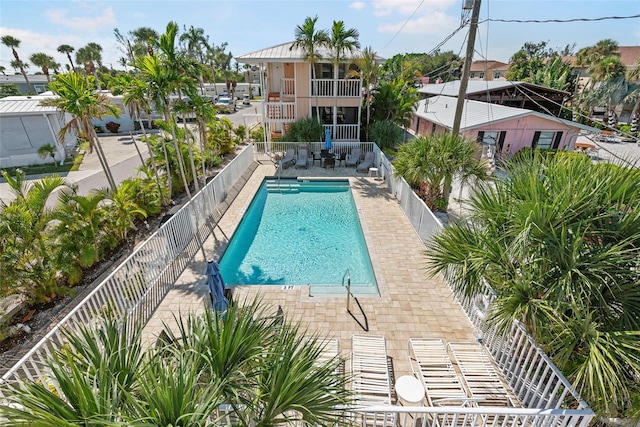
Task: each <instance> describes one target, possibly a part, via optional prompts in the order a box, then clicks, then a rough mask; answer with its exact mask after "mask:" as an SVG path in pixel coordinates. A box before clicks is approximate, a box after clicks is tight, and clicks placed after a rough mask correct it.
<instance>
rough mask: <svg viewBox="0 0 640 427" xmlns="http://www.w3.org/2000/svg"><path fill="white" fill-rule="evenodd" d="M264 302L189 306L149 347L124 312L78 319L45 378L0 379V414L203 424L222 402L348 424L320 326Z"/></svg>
mask: <svg viewBox="0 0 640 427" xmlns="http://www.w3.org/2000/svg"><path fill="white" fill-rule="evenodd" d="M270 310H271V308H270V307H264V305H263V304H260V301H253V302H251V301H250V302H248V303H247V304H245V305H243V306H240V305H235V304H234V305H231V306H229V308H228V310H227V311H226V312H225V313H224V315H219V313H214V312H212V311H211V310H207V311H205V312H204V313H203V314H202V315H190V316H188V317H186V318H184V319H180V320H179V321H178V331H177V333H175V334H174V333H172V332H171V330H168V329H167V330H168V334H167V336H168V339H167V340H165V341H164V342H162V341H160V342H159V345H157V346H155V347H154V346H147V347H146V348H145V346H143V344H142V333H141V328H136V329H134V330H131V329H130V327H129V325H131V324H133V322H129V321H127V319H124V320H123V321H122V322H120V321H115V320H109V319H107V320H105V321H104V322H103V323H101V324H98V325H96V326H93V327H89V326H86V325H78V328H77V330H78V331H79V332H78V333H77V334H74V333H72V332H67V333H66V342H67V345H65V346H63V347H61V348H60V350H58V351H57V352H54V354H53V355H52V357H51V358H50V359H49V361H48V362H46V363H47V364H48V367H49V368H50V372H51V382H50V383H44V384H43V383H40V382H36V381H29V380H27V381H25V383H24V384H22V385H18V384H11V383H5V384H3V386H2V387H3V390H2V391H3V394H4V395H5V396H7V400H8V403H10V404H7V405H0V416H2V417H3V418H4V419H5V420H8V421H5V424H6V425H7V426H19V425H30V424H32V423H34V424H36V423H40V424H43V425H56V426H72V425H81V426H92V425H131V426H142V425H162V426H169V425H172V426H179V427H182V426H185V427H186V426H195V427H200V426H202V427H204V426H207V425H211V424H212V423H213V424H216V425H217V424H218V423H222V422H223V420H221V419H219V418H221V417H220V414H219V412H218V410H217V408H218V407H219V406H220V405H221V404H222V403H226V404H227V405H228V406H229V407H230V408H231V409H230V410H231V412H232V414H231V416H232V417H233V418H236V419H238V420H239V421H238V425H255V426H256V427H268V426H276V425H281V424H284V423H286V422H287V421H290V422H292V423H295V422H296V421H297V422H298V423H299V424H300V425H343V424H346V423H347V419H346V418H345V413H344V409H341V408H344V407H346V406H347V404H348V403H349V402H350V392H349V391H347V390H346V388H345V382H346V379H345V377H344V376H342V375H337V374H336V371H337V369H338V367H339V365H340V364H341V363H343V360H341V359H339V358H338V357H335V358H333V359H330V360H327V361H323V360H322V359H321V357H322V351H323V348H324V344H323V340H322V339H321V338H320V337H319V336H318V335H316V334H305V332H306V331H302V330H300V328H299V327H298V326H297V325H295V324H292V323H289V322H287V321H286V319H285V318H284V316H274V315H273V314H272V312H271V311H270ZM55 387H58V388H59V390H60V391H62V392H63V393H64V397H65V399H63V398H62V397H61V396H60V393H59V392H58V390H57V389H56V388H55Z"/></svg>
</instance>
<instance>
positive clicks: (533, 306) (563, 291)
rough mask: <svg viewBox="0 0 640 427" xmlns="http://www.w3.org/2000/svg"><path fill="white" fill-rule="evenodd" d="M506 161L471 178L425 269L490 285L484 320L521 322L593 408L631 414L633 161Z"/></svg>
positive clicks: (636, 235)
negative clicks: (459, 212)
mask: <svg viewBox="0 0 640 427" xmlns="http://www.w3.org/2000/svg"><path fill="white" fill-rule="evenodd" d="M505 169H506V171H507V174H508V178H505V179H498V180H496V181H495V186H482V187H479V188H477V189H476V191H475V195H474V196H472V198H471V200H470V201H469V202H468V203H469V206H470V212H471V217H470V218H469V221H468V222H461V223H456V224H452V225H450V226H449V227H446V228H445V229H444V231H443V232H442V233H441V234H440V235H438V236H436V237H435V238H434V241H433V243H432V244H431V245H429V248H428V253H429V258H428V259H429V261H428V262H429V269H430V271H431V272H432V273H434V274H435V273H442V274H443V275H444V276H445V277H446V278H447V280H448V281H449V283H451V284H452V286H453V287H454V288H455V289H457V290H458V291H460V292H464V294H465V295H467V296H469V297H472V296H474V295H476V294H478V293H481V292H484V291H485V289H484V283H485V282H486V283H487V284H489V285H490V286H491V288H492V289H493V290H494V291H495V293H496V299H495V302H494V303H493V304H492V310H491V312H490V314H489V317H488V319H489V322H490V323H491V324H493V325H495V326H496V327H498V328H499V329H501V330H505V329H506V328H509V327H510V326H511V324H512V322H513V321H514V320H517V321H520V322H521V323H522V324H523V325H524V326H525V328H526V329H527V330H528V331H529V333H531V335H532V336H533V337H534V338H535V340H536V342H537V343H538V344H539V345H540V346H541V347H542V349H543V350H544V351H545V352H546V353H547V354H548V355H549V356H550V357H551V358H552V359H553V361H554V363H555V364H556V365H557V366H558V367H559V368H560V369H562V371H563V373H564V375H565V376H566V377H567V378H568V379H569V380H570V381H571V382H572V383H573V384H574V386H575V387H576V388H577V390H578V392H579V393H580V394H581V396H582V397H583V398H585V399H586V400H587V401H588V403H589V404H590V406H591V407H592V408H594V409H596V410H597V411H598V412H599V413H600V414H601V415H603V416H614V417H615V416H619V415H620V414H623V413H626V414H627V415H630V413H631V412H632V409H633V404H634V403H633V402H634V401H635V402H637V401H638V398H639V397H640V396H639V395H638V392H639V391H640V390H638V378H639V377H640V286H638V283H640V277H639V275H638V259H639V257H640V171H638V170H637V169H628V168H624V167H622V166H621V165H612V164H597V165H594V164H593V163H592V162H591V160H590V159H588V158H587V157H585V156H577V157H576V156H543V155H541V154H540V153H535V154H534V156H533V158H531V159H530V160H529V161H516V162H507V163H506V165H505ZM636 408H637V406H636ZM636 415H640V414H636Z"/></svg>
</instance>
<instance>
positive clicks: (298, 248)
mask: <svg viewBox="0 0 640 427" xmlns="http://www.w3.org/2000/svg"><path fill="white" fill-rule="evenodd" d="M347 269H349V271H350V273H351V285H352V289H353V291H354V292H358V293H377V292H378V290H377V285H376V280H375V275H374V273H373V268H372V265H371V260H370V258H369V252H368V251H367V246H366V243H365V240H364V236H363V234H362V228H361V226H360V220H359V218H358V213H357V211H356V207H355V203H354V201H353V196H352V194H351V188H350V186H349V182H348V181H298V180H280V181H276V180H265V181H264V182H263V183H262V186H261V187H260V190H259V191H258V192H257V193H256V195H255V197H254V199H253V201H252V202H251V205H250V206H249V209H248V210H247V211H246V213H245V214H244V217H243V219H242V221H241V222H240V225H239V226H238V229H237V230H236V232H235V233H234V235H233V237H232V238H231V241H230V242H229V245H228V247H227V249H226V251H225V253H224V255H223V256H222V259H221V260H220V271H221V272H222V277H223V278H224V280H225V283H226V284H227V286H235V285H311V289H312V290H315V291H316V292H317V293H333V292H344V288H341V284H342V278H343V275H344V273H345V271H346V270H347ZM332 290H333V292H332Z"/></svg>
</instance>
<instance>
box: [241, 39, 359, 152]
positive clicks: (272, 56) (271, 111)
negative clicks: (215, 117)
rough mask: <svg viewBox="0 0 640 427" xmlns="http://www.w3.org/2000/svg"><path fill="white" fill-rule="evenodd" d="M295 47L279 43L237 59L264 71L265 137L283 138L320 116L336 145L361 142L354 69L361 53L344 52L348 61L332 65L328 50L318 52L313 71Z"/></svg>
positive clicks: (357, 89)
mask: <svg viewBox="0 0 640 427" xmlns="http://www.w3.org/2000/svg"><path fill="white" fill-rule="evenodd" d="M293 45H294V43H293V42H288V43H283V44H280V45H277V46H273V47H269V48H266V49H262V50H259V51H257V52H252V53H248V54H246V55H241V56H239V57H237V58H236V60H237V61H238V62H239V63H244V64H251V65H258V66H259V67H260V68H261V69H263V70H265V73H264V75H263V81H262V82H261V84H262V87H263V89H264V90H263V93H264V94H265V96H264V97H263V102H262V106H263V109H262V114H263V123H264V124H265V125H266V127H267V134H268V135H269V137H270V138H277V137H279V136H281V135H283V134H286V133H287V130H288V128H289V126H290V124H291V123H293V122H295V121H296V120H299V119H302V118H306V117H314V118H318V117H320V119H321V121H322V123H323V125H324V127H325V129H329V130H330V132H331V138H332V139H333V140H334V141H359V140H360V108H361V105H362V80H361V79H360V77H358V75H357V73H354V72H353V71H356V70H357V67H356V65H355V64H354V62H355V61H354V60H355V58H357V57H359V56H360V55H361V53H360V52H359V51H357V52H352V53H349V52H346V54H345V56H346V58H347V59H346V61H345V62H342V63H339V64H335V63H333V61H332V60H331V56H332V53H331V51H330V49H328V48H319V49H318V51H317V52H318V54H319V58H318V59H317V60H316V62H315V63H314V64H313V72H312V64H310V63H309V62H308V61H306V60H305V55H304V52H303V50H302V49H300V48H293Z"/></svg>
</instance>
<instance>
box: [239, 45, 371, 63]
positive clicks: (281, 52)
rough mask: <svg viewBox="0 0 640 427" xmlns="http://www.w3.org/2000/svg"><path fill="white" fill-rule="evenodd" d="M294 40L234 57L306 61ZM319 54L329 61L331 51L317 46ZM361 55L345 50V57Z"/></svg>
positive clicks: (322, 58) (241, 60) (243, 60)
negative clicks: (295, 45)
mask: <svg viewBox="0 0 640 427" xmlns="http://www.w3.org/2000/svg"><path fill="white" fill-rule="evenodd" d="M294 43H295V42H287V43H282V44H279V45H276V46H271V47H268V48H265V49H262V50H257V51H255V52H251V53H247V54H244V55H240V56H238V57H236V58H235V59H236V60H237V61H238V62H242V63H249V64H255V63H260V62H306V61H305V59H304V54H303V50H302V49H301V48H298V47H295V48H292V46H293V45H294ZM318 53H319V54H320V57H321V59H320V60H319V61H320V62H329V58H331V55H332V52H331V50H330V49H328V48H326V47H321V48H318ZM361 56H362V51H360V50H354V51H353V52H352V53H350V52H345V58H347V59H356V58H359V57H361ZM378 60H379V61H383V58H381V57H378Z"/></svg>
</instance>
